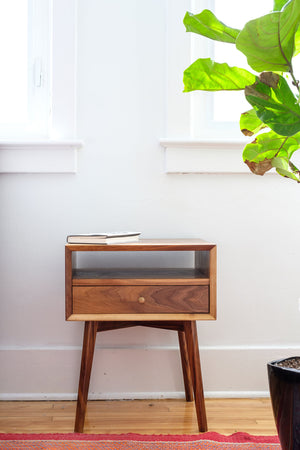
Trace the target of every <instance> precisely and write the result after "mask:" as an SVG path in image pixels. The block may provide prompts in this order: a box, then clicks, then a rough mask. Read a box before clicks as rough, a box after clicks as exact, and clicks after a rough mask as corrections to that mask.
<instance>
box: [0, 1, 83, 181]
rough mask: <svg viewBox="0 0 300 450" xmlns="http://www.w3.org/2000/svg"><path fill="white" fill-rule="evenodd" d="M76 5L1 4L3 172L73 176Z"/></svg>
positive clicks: (0, 132) (0, 163)
mask: <svg viewBox="0 0 300 450" xmlns="http://www.w3.org/2000/svg"><path fill="white" fill-rule="evenodd" d="M76 6H77V2H76V0H9V1H7V0H0V46H1V49H0V50H1V57H2V61H1V62H2V70H1V72H0V81H1V82H0V93H1V96H0V99H1V101H0V172H1V173H7V172H8V173H10V172H16V173H19V172H38V173H40V172H50V173H52V172H55V173H57V172H63V173H66V172H71V173H74V172H76V149H77V148H79V147H81V142H80V141H78V140H77V139H75V136H76V134H75V132H76V130H75V113H76V111H75V105H76V99H75V92H76V85H75V80H76V19H77V17H76V12H77V8H76ZM66 80H67V81H66ZM53 150H57V151H53Z"/></svg>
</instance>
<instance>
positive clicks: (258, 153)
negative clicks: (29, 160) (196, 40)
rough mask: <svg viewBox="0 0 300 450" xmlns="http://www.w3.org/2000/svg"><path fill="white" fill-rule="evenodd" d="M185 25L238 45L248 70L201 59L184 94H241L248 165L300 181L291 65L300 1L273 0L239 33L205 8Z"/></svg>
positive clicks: (188, 75)
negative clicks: (294, 159) (269, 7)
mask: <svg viewBox="0 0 300 450" xmlns="http://www.w3.org/2000/svg"><path fill="white" fill-rule="evenodd" d="M183 22H184V25H185V27H186V31H188V32H192V33H196V34H200V35H202V36H205V37H206V38H208V39H212V40H215V41H220V42H223V43H224V45H229V44H233V45H235V47H236V49H237V50H239V51H240V52H242V53H243V54H244V55H245V56H246V58H247V62H248V65H249V70H246V69H243V68H240V67H235V66H229V65H228V64H227V63H219V62H216V61H213V60H212V59H210V58H200V59H197V60H196V61H195V62H194V63H193V64H191V65H190V66H189V67H188V68H187V69H186V70H185V71H184V76H183V82H184V92H190V91H195V90H201V91H224V90H225V91H236V90H243V91H244V94H245V98H246V100H247V101H248V103H249V104H250V109H249V110H248V111H246V112H244V113H242V114H241V118H240V129H241V132H242V133H243V134H244V135H245V136H253V141H252V142H251V143H248V144H247V145H246V146H245V148H244V151H243V160H244V162H245V163H246V164H247V165H248V167H249V169H250V170H251V171H252V172H253V173H255V174H257V175H264V173H265V172H267V171H269V170H270V169H272V168H275V169H276V171H277V173H278V174H279V175H282V176H284V177H287V178H290V179H292V180H295V181H297V182H298V183H299V182H300V170H299V169H298V168H297V167H296V166H295V165H294V164H293V162H292V161H291V158H292V156H293V154H294V152H295V151H296V150H299V149H300V104H299V103H300V98H299V97H300V89H299V80H298V79H297V78H296V75H295V73H294V67H293V61H294V58H295V56H296V55H297V54H298V53H300V27H299V25H300V0H289V1H288V0H274V3H273V10H272V11H271V12H270V13H269V14H266V15H264V16H262V17H259V18H257V19H254V20H250V21H249V22H247V23H246V24H245V26H244V27H243V29H241V30H238V29H236V28H231V27H229V26H227V25H225V24H224V23H223V22H221V21H220V20H219V19H218V18H217V17H216V16H215V15H214V14H213V13H212V12H211V11H209V10H207V9H205V10H204V11H202V12H201V13H200V14H192V13H190V12H187V13H186V15H185V17H184V21H183Z"/></svg>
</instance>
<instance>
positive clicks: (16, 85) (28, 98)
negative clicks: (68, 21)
mask: <svg viewBox="0 0 300 450" xmlns="http://www.w3.org/2000/svg"><path fill="white" fill-rule="evenodd" d="M49 33H50V4H49V1H48V0H10V1H9V2H8V1H6V0H0V53H1V63H2V70H1V71H0V98H1V102H0V135H1V136H2V138H14V139H15V138H17V137H23V138H24V137H27V138H28V137H39V138H40V137H46V136H47V135H48V122H49V116H50V115H49V112H50V77H49V73H50V40H49Z"/></svg>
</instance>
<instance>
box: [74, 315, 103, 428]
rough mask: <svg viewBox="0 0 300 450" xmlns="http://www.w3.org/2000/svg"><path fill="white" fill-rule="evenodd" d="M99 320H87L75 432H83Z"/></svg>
mask: <svg viewBox="0 0 300 450" xmlns="http://www.w3.org/2000/svg"><path fill="white" fill-rule="evenodd" d="M97 329H98V322H85V325H84V336H83V345H82V354H81V368H80V378H79V386H78V397H77V408H76V419H75V428H74V432H75V433H82V432H83V427H84V419H85V413H86V404H87V399H88V392H89V384H90V377H91V370H92V364H93V357H94V350H95V342H96V336H97Z"/></svg>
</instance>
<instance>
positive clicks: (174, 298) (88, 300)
mask: <svg viewBox="0 0 300 450" xmlns="http://www.w3.org/2000/svg"><path fill="white" fill-rule="evenodd" d="M73 313H74V314H134V313H140V314H154V313H158V314H161V313H162V314H168V313H169V314H172V313H200V314H205V313H209V287H208V286H74V287H73Z"/></svg>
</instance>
